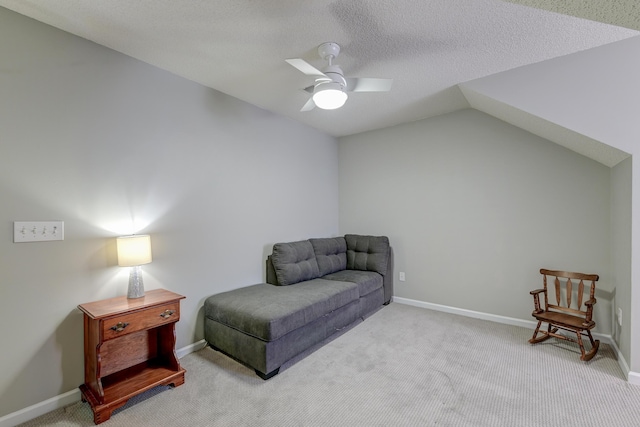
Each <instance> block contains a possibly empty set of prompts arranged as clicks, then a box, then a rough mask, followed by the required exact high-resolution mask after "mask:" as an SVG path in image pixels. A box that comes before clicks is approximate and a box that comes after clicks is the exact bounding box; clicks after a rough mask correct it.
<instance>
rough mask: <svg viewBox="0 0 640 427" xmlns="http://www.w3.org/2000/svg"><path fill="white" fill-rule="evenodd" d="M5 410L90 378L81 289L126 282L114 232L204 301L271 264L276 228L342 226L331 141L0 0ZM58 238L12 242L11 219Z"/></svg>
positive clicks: (197, 309)
mask: <svg viewBox="0 0 640 427" xmlns="http://www.w3.org/2000/svg"><path fill="white" fill-rule="evenodd" d="M0 58H2V61H1V64H0V201H1V204H2V209H0V225H1V226H0V292H1V294H0V313H2V319H3V327H2V332H1V336H2V370H1V371H0V417H2V416H3V415H6V414H9V413H12V412H15V411H17V410H19V409H22V408H25V407H27V406H29V405H32V404H35V403H39V402H42V401H44V400H46V399H48V398H52V397H54V396H56V395H59V394H61V393H65V392H67V391H70V390H73V389H75V388H76V387H78V385H80V384H81V383H82V382H83V368H82V366H83V358H82V357H83V356H82V354H83V343H82V316H81V314H80V312H79V310H77V308H76V307H77V305H78V304H81V303H84V302H89V301H94V300H98V299H103V298H108V297H113V296H116V295H125V294H126V287H127V277H128V273H127V271H126V270H125V269H122V268H119V267H117V265H116V257H115V237H116V236H118V235H121V234H128V233H132V232H140V233H149V234H151V236H152V248H153V263H152V264H149V265H146V266H144V267H143V271H144V278H145V286H146V288H147V289H152V288H157V287H164V288H167V289H169V290H172V291H174V292H177V293H180V294H183V295H185V296H186V297H187V298H186V300H183V303H182V316H181V320H180V322H179V323H178V326H177V346H178V347H179V348H180V347H184V346H186V345H189V344H191V343H193V342H195V341H197V340H200V339H202V338H203V330H202V312H201V307H202V304H203V301H204V299H205V298H206V297H208V296H209V295H212V294H214V293H217V292H220V291H224V290H228V289H232V288H236V287H240V286H245V285H249V284H253V283H257V282H261V281H263V280H264V259H265V256H266V253H267V252H268V251H269V250H270V246H271V245H272V244H273V243H275V242H277V241H290V240H297V239H302V238H308V237H312V236H318V237H320V236H331V235H336V234H337V232H338V178H337V168H338V160H337V155H338V148H337V142H336V141H335V140H334V139H333V138H331V137H328V136H326V135H324V134H321V133H319V132H317V131H315V130H313V129H310V128H307V127H305V126H302V125H300V124H297V123H295V122H293V121H291V120H288V119H285V118H282V117H278V116H274V115H272V114H270V113H268V112H265V111H263V110H261V109H258V108H256V107H253V106H251V105H248V104H246V103H243V102H241V101H239V100H236V99H234V98H231V97H228V96H226V95H224V94H221V93H218V92H215V91H213V90H210V89H207V88H204V87H202V86H200V85H198V84H195V83H192V82H189V81H187V80H184V79H181V78H178V77H176V76H174V75H172V74H170V73H167V72H164V71H162V70H159V69H157V68H154V67H151V66H149V65H147V64H144V63H142V62H139V61H137V60H134V59H131V58H129V57H126V56H124V55H122V54H119V53H116V52H114V51H111V50H109V49H107V48H104V47H101V46H98V45H95V44H93V43H91V42H88V41H86V40H83V39H80V38H77V37H75V36H72V35H70V34H67V33H64V32H61V31H58V30H56V29H53V28H51V27H48V26H46V25H44V24H41V23H38V22H35V21H32V20H30V19H27V18H24V17H22V16H20V15H17V14H15V13H13V12H9V11H7V10H6V9H2V8H0ZM53 219H57V220H63V221H64V222H65V240H64V241H62V242H44V243H22V244H14V243H13V221H15V220H53Z"/></svg>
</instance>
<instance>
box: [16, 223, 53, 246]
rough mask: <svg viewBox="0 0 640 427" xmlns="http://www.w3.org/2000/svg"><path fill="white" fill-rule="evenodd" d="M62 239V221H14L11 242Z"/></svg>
mask: <svg viewBox="0 0 640 427" xmlns="http://www.w3.org/2000/svg"><path fill="white" fill-rule="evenodd" d="M53 240H64V221H14V222H13V242H14V243H26V242H48V241H53Z"/></svg>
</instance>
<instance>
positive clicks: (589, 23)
mask: <svg viewBox="0 0 640 427" xmlns="http://www.w3.org/2000/svg"><path fill="white" fill-rule="evenodd" d="M0 6H4V7H6V8H8V9H11V10H13V11H16V12H18V13H21V14H24V15H26V16H29V17H31V18H33V19H36V20H38V21H42V22H44V23H47V24H50V25H52V26H54V27H57V28H60V29H62V30H64V31H67V32H70V33H72V34H76V35H78V36H80V37H83V38H85V39H88V40H91V41H94V42H96V43H98V44H101V45H104V46H107V47H109V48H112V49H114V50H116V51H119V52H122V53H124V54H127V55H129V56H132V57H134V58H137V59H140V60H142V61H145V62H147V63H149V64H152V65H155V66H157V67H160V68H162V69H165V70H168V71H170V72H172V73H175V74H176V75H179V76H182V77H184V78H187V79H190V80H192V81H195V82H198V83H200V84H203V85H205V86H208V87H211V88H213V89H216V90H218V91H221V92H223V93H226V94H228V95H231V96H234V97H236V98H239V99H241V100H244V101H246V102H249V103H251V104H254V105H256V106H258V107H261V108H263V109H265V110H269V111H272V112H274V113H276V114H280V115H284V116H288V117H290V118H292V119H294V120H297V121H299V122H302V123H305V124H307V125H309V126H312V127H314V128H317V129H319V130H321V131H323V132H326V133H327V134H330V135H333V136H336V137H340V136H345V135H350V134H354V133H360V132H364V131H368V130H373V129H378V128H382V127H387V126H392V125H396V124H400V123H405V122H410V121H414V120H420V119H423V118H428V117H432V116H435V115H439V114H443V113H447V112H451V111H455V110H459V109H462V108H468V107H470V106H473V107H474V108H478V109H481V110H485V111H487V112H489V113H490V114H494V115H496V116H499V117H500V116H502V117H501V118H503V119H505V117H506V118H507V119H506V120H507V121H509V119H508V117H512V118H513V120H512V122H513V123H514V124H516V125H519V126H522V127H525V128H527V127H528V129H527V130H529V131H532V132H534V133H538V134H539V135H541V136H544V137H545V138H548V139H550V140H552V141H555V142H558V143H564V145H565V146H567V144H566V142H567V141H568V140H571V141H573V142H574V144H573V145H575V146H582V147H585V146H586V145H591V146H593V147H596V148H594V149H587V150H586V152H583V153H582V154H585V155H587V156H590V157H592V158H595V159H596V160H598V161H600V162H602V163H604V164H608V165H610V166H611V165H613V164H615V163H617V162H618V161H619V160H620V158H623V157H624V155H625V154H624V153H616V152H615V151H614V152H611V151H609V150H608V149H606V147H605V148H603V147H602V146H600V144H599V143H600V141H597V140H594V139H593V138H591V137H590V136H589V135H581V134H579V133H576V132H574V131H568V130H567V129H565V128H563V124H562V123H550V122H548V121H545V120H540V119H538V118H535V117H523V116H519V114H520V113H519V112H517V111H515V110H513V111H511V110H510V108H509V105H504V104H499V105H498V104H496V103H495V102H494V101H493V100H492V99H490V98H488V99H487V98H486V97H484V96H483V95H482V94H481V93H477V92H475V91H472V90H469V89H464V87H463V86H460V84H462V83H465V82H469V81H473V80H477V79H480V78H484V77H487V76H491V75H495V74H496V73H500V72H504V71H507V70H513V69H516V68H518V67H523V66H528V65H530V64H536V63H540V62H542V61H547V60H550V59H553V58H558V57H562V56H565V55H569V54H573V53H575V52H580V51H585V50H588V49H592V48H595V47H598V46H602V45H606V44H609V43H614V42H618V41H621V40H624V39H627V38H629V37H633V36H636V35H638V34H640V33H639V32H638V30H640V8H638V7H637V6H636V1H635V0H623V1H621V0H591V1H584V0H570V1H565V2H557V1H552V0H519V1H518V0H514V1H500V0H474V1H470V0H428V1H424V0H401V1H397V2H388V1H382V0H318V1H313V2H304V1H299V0H279V1H277V2H260V1H252V0H217V1H208V2H207V1H193V0H138V1H135V2H132V1H128V0H109V1H106V0H105V1H91V2H88V1H82V0H55V1H51V0H0ZM326 41H333V42H337V43H338V44H340V46H341V48H342V51H341V53H340V55H339V56H338V58H337V60H336V61H335V63H337V64H339V65H340V66H341V67H342V69H343V71H344V72H345V75H347V76H352V77H382V78H391V79H393V86H392V89H391V91H390V92H386V93H365V92H360V93H351V94H350V96H349V99H348V100H347V103H346V104H345V106H344V107H342V108H340V109H338V110H331V111H329V110H320V109H318V108H315V109H313V110H311V111H307V112H301V111H300V109H301V107H302V106H303V105H304V104H305V102H306V101H307V99H308V97H309V94H308V93H307V92H305V91H303V90H302V89H303V88H305V87H307V86H309V85H311V84H313V81H314V80H313V78H312V77H310V76H306V75H304V74H303V73H301V72H300V71H298V70H297V69H295V68H294V67H292V66H290V65H289V64H287V63H286V62H285V59H288V58H302V59H304V60H305V61H307V62H309V63H310V64H312V65H313V66H314V67H316V68H322V67H323V66H324V65H325V62H324V61H323V60H322V59H321V58H320V57H319V56H318V53H317V46H318V45H319V44H320V43H322V42H326ZM1 67H2V65H0V68H1ZM461 87H463V90H461ZM585 144H586V145H585ZM570 145H571V144H569V148H571V149H575V147H572V146H570ZM603 150H604V153H603ZM577 151H578V152H580V151H579V150H577Z"/></svg>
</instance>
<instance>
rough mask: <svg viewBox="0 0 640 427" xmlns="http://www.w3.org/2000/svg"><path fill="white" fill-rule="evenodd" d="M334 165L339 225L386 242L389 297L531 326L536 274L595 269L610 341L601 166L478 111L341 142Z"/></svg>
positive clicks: (605, 181) (606, 198)
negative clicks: (391, 261)
mask: <svg viewBox="0 0 640 427" xmlns="http://www.w3.org/2000/svg"><path fill="white" fill-rule="evenodd" d="M339 159H340V160H339V162H340V229H341V230H342V231H346V230H349V231H350V232H355V233H358V232H371V230H375V232H379V233H381V234H387V235H388V236H389V238H390V239H391V242H392V244H393V246H394V247H395V254H396V264H395V265H396V281H395V295H397V296H399V297H404V298H408V299H413V300H417V301H423V302H429V303H435V304H442V305H446V306H451V307H457V308H463V309H468V310H474V311H479V312H483V313H491V314H496V315H502V316H507V317H512V318H516V319H525V320H532V317H531V311H532V309H533V302H532V297H531V296H530V295H529V291H530V290H533V289H536V288H539V287H541V285H542V278H541V276H540V274H539V272H538V270H539V269H540V268H541V267H545V268H551V269H561V270H569V271H583V272H594V273H598V274H600V277H601V281H600V283H599V287H600V288H601V289H602V290H603V292H600V293H599V295H598V297H599V301H598V306H597V310H596V321H597V323H598V325H597V329H596V330H597V331H599V332H602V333H605V334H610V333H611V309H610V305H611V297H612V290H613V284H612V278H611V274H610V234H611V233H610V203H611V201H610V169H609V168H608V167H606V166H603V165H601V164H600V163H597V162H595V161H593V160H590V159H588V158H586V157H584V156H581V155H579V154H576V153H574V152H571V151H569V150H567V149H565V148H562V147H560V146H558V145H556V144H553V143H551V142H549V141H547V140H544V139H542V138H539V137H537V136H534V135H532V134H530V133H527V132H525V131H523V130H521V129H518V128H516V127H514V126H511V125H508V124H506V123H504V122H502V121H500V120H497V119H495V118H493V117H490V116H488V115H486V114H484V113H481V112H478V111H476V110H463V111H458V112H454V113H450V114H446V115H443V116H439V117H435V118H432V119H427V120H423V121H419V122H415V123H409V124H405V125H401V126H396V127H393V128H386V129H383V130H379V131H375V132H369V133H366V134H359V135H353V136H350V137H345V138H341V139H340V148H339ZM399 271H404V272H406V282H400V281H398V280H397V277H398V276H397V272H399Z"/></svg>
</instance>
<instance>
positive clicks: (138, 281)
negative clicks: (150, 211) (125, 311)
mask: <svg viewBox="0 0 640 427" xmlns="http://www.w3.org/2000/svg"><path fill="white" fill-rule="evenodd" d="M116 246H117V250H118V265H119V266H120V267H131V270H130V271H129V290H128V292H127V298H140V297H143V296H144V284H143V282H142V268H141V267H140V266H141V265H143V264H149V263H150V262H151V237H150V236H149V235H146V234H140V235H138V234H134V235H132V236H122V237H118V238H117V239H116Z"/></svg>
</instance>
